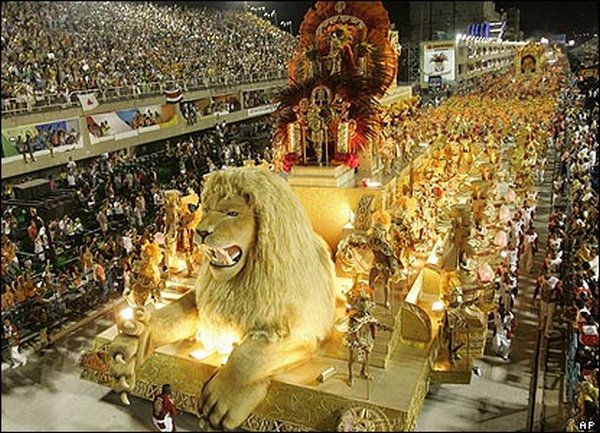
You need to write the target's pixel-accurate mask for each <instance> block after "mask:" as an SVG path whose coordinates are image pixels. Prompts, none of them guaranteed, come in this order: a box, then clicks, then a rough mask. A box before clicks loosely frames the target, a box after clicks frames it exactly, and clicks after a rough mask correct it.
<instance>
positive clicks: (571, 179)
mask: <svg viewBox="0 0 600 433" xmlns="http://www.w3.org/2000/svg"><path fill="white" fill-rule="evenodd" d="M571 84H572V87H571V88H570V89H569V90H570V91H569V93H567V94H566V95H565V97H564V101H563V105H564V107H565V109H564V112H563V116H562V119H561V123H560V125H559V128H558V131H557V134H558V140H557V142H556V144H557V148H556V150H557V153H558V154H559V155H560V170H558V173H557V176H556V179H555V181H554V188H553V193H554V195H555V196H556V197H555V198H554V200H553V202H554V203H555V204H556V207H557V210H556V212H555V214H554V215H553V216H552V218H551V225H550V227H549V230H550V233H551V237H552V239H553V242H554V251H553V253H552V256H551V257H550V259H551V260H549V261H548V263H547V267H548V268H549V269H548V270H549V271H553V270H555V271H556V273H557V276H556V278H557V279H558V280H559V281H560V282H561V283H562V292H563V293H562V296H561V297H560V300H561V301H562V302H561V304H562V305H561V307H562V309H563V311H564V313H563V319H564V320H566V321H567V322H568V323H569V324H570V326H569V331H570V332H569V336H568V339H567V340H568V342H567V343H568V349H567V377H568V379H567V399H568V401H569V403H571V405H572V406H571V409H572V411H571V413H570V416H571V418H570V419H569V423H568V425H567V431H583V430H580V429H581V424H580V422H582V421H583V422H584V424H585V423H589V422H590V421H591V422H594V423H595V425H598V421H599V420H598V368H599V363H600V354H599V343H600V337H599V329H598V328H599V327H598V321H597V317H598V312H599V311H598V278H599V273H598V238H597V235H598V168H599V167H598V159H597V153H596V152H597V147H598V142H597V130H598V129H597V128H598V114H599V105H598V81H597V80H595V85H593V86H586V87H587V88H586V89H585V90H584V89H581V88H579V87H578V86H577V80H575V79H574V80H573V82H572V83H571ZM579 84H581V83H579ZM552 259H553V260H552ZM552 266H557V267H558V268H557V269H555V268H552ZM585 425H590V424H585ZM584 430H585V428H584Z"/></svg>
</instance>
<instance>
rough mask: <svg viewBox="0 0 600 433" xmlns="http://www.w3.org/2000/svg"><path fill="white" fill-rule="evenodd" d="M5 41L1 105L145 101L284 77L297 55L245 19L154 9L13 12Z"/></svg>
mask: <svg viewBox="0 0 600 433" xmlns="http://www.w3.org/2000/svg"><path fill="white" fill-rule="evenodd" d="M1 40H2V54H1V56H2V65H3V67H2V72H1V75H2V99H3V101H4V100H6V99H7V98H14V97H17V96H19V95H20V94H23V93H32V94H33V95H43V94H53V95H62V96H63V97H64V98H65V100H68V99H69V97H70V94H71V93H72V92H76V91H85V90H90V89H96V90H99V91H101V92H102V91H103V90H105V89H108V88H118V87H122V88H126V89H128V90H127V92H129V94H132V95H139V94H140V93H146V92H147V86H146V85H148V84H149V83H158V82H162V83H164V82H167V81H172V80H185V81H187V82H188V84H189V86H191V87H202V86H204V85H206V82H207V80H211V79H217V78H218V79H222V80H225V81H226V82H229V83H232V82H244V81H248V80H249V76H250V75H252V74H264V73H267V72H285V71H286V67H287V62H288V60H289V58H290V57H291V55H292V53H293V50H294V48H295V45H296V40H295V38H294V37H293V36H292V35H291V34H290V33H287V32H284V31H282V30H280V29H279V28H277V27H276V26H274V25H272V24H271V23H269V22H268V21H266V20H265V19H262V18H259V17H257V16H255V15H253V14H251V13H249V12H246V11H241V10H217V9H212V8H205V7H196V6H192V5H157V4H152V3H148V2H144V3H135V2H9V3H7V4H6V5H4V6H3V9H2V29H1ZM5 108H6V106H5Z"/></svg>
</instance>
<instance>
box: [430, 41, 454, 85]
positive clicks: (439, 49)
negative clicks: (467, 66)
mask: <svg viewBox="0 0 600 433" xmlns="http://www.w3.org/2000/svg"><path fill="white" fill-rule="evenodd" d="M454 59H455V56H454V43H452V42H448V43H446V44H435V45H434V44H426V45H424V47H423V64H422V67H423V77H422V80H423V82H424V83H427V82H428V81H429V77H430V76H439V77H441V78H442V81H443V82H444V83H446V82H448V81H454V80H455V73H454V63H455V61H454Z"/></svg>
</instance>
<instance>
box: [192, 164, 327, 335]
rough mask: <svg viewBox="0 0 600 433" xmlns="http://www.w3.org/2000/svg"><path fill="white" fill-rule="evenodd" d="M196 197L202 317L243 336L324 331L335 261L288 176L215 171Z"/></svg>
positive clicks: (255, 171) (245, 170) (248, 170)
mask: <svg viewBox="0 0 600 433" xmlns="http://www.w3.org/2000/svg"><path fill="white" fill-rule="evenodd" d="M201 203H202V215H203V216H202V220H201V221H200V224H199V225H198V227H197V228H196V233H197V242H198V243H199V244H202V248H203V249H204V254H205V257H206V259H207V260H205V261H204V263H203V265H202V268H201V270H200V275H199V280H198V296H197V305H198V308H199V309H200V310H201V317H202V319H201V320H202V321H203V322H205V321H207V320H210V321H211V322H212V325H213V326H214V325H215V322H217V323H220V324H222V325H223V326H227V327H233V328H235V331H236V333H239V334H242V335H245V334H247V333H248V332H267V333H268V334H270V335H273V334H277V335H286V334H289V333H290V332H302V333H309V334H311V335H312V336H317V337H319V338H323V337H325V336H326V334H327V332H328V331H329V329H330V327H331V325H332V324H333V316H334V306H335V298H334V292H335V291H334V265H333V261H332V260H331V255H330V251H329V248H328V247H327V244H326V243H325V242H324V241H323V240H322V239H321V238H320V237H319V236H318V235H317V234H316V233H315V232H314V230H313V229H312V226H311V224H310V221H309V219H308V216H307V214H306V211H305V210H304V208H303V207H302V204H301V203H300V200H299V199H298V197H297V196H296V195H295V194H294V192H293V191H292V189H291V188H290V187H289V185H288V184H287V182H285V180H283V179H282V178H281V177H279V176H277V175H275V174H273V173H271V172H269V171H265V170H261V169H258V168H231V169H228V170H225V171H219V172H214V173H211V174H209V175H207V176H206V179H205V185H204V188H203V191H202V200H201ZM205 323H206V322H205Z"/></svg>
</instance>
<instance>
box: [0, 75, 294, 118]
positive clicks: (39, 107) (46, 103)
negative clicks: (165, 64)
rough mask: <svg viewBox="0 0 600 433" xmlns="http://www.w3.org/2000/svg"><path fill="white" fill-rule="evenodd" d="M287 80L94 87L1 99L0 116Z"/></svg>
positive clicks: (259, 78) (251, 77) (208, 80)
mask: <svg viewBox="0 0 600 433" xmlns="http://www.w3.org/2000/svg"><path fill="white" fill-rule="evenodd" d="M284 78H287V71H286V70H279V69H277V70H272V71H265V72H260V73H258V72H255V73H253V74H244V75H240V76H235V77H229V76H219V77H208V78H206V77H191V78H190V79H188V80H165V81H161V82H153V83H139V84H133V85H129V86H120V87H108V88H104V89H100V88H95V89H87V90H78V91H75V92H71V93H70V94H68V95H65V94H44V95H32V96H30V97H16V98H3V99H2V100H1V102H2V116H3V117H4V116H15V115H19V114H25V113H30V112H37V111H49V110H57V109H67V108H73V107H78V106H79V98H78V97H77V96H78V95H87V94H90V93H94V94H95V95H96V98H97V99H98V102H114V101H119V100H125V99H131V98H142V97H144V98H145V97H149V96H156V95H162V94H163V93H164V91H165V90H166V89H167V88H177V87H179V88H181V89H182V90H184V91H187V92H189V91H195V90H208V89H211V88H216V87H223V86H230V85H241V84H249V83H260V82H264V81H272V80H280V79H284Z"/></svg>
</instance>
